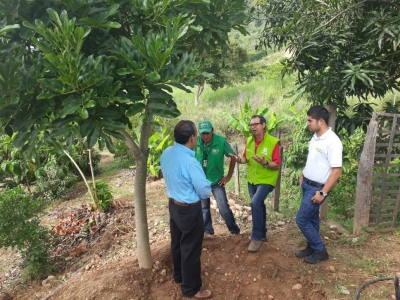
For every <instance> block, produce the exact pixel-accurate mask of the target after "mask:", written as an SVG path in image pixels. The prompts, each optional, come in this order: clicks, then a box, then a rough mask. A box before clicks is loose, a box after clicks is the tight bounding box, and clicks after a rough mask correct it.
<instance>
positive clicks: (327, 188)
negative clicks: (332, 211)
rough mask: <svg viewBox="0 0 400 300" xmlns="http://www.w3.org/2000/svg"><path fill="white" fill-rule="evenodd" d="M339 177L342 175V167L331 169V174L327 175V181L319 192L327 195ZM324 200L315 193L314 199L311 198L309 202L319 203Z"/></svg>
mask: <svg viewBox="0 0 400 300" xmlns="http://www.w3.org/2000/svg"><path fill="white" fill-rule="evenodd" d="M340 175H342V167H336V168H332V173H331V175H329V177H328V180H327V181H326V183H325V185H324V187H323V188H322V190H321V191H323V192H324V193H325V194H327V193H329V192H330V191H331V190H332V189H333V187H334V186H335V184H336V182H337V181H338V179H339V177H340ZM324 199H325V197H324V196H321V195H320V194H319V192H316V193H315V195H314V197H312V198H311V201H312V202H314V203H321V202H322V201H323V200H324Z"/></svg>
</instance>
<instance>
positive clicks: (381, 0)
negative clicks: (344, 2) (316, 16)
mask: <svg viewBox="0 0 400 300" xmlns="http://www.w3.org/2000/svg"><path fill="white" fill-rule="evenodd" d="M317 2H319V1H317ZM366 2H382V3H385V4H389V5H393V6H394V7H396V8H397V9H399V10H400V6H399V5H397V4H395V3H393V2H391V1H389V0H363V1H361V2H359V3H356V4H354V5H352V6H350V7H348V8H346V9H345V10H343V11H341V12H340V13H338V14H337V15H336V16H334V17H333V18H332V19H330V20H329V21H327V22H326V23H324V24H322V25H321V26H319V27H318V28H317V29H316V30H315V31H318V30H319V29H320V28H322V27H325V26H327V25H329V23H332V22H333V21H334V20H335V19H337V18H338V17H340V16H341V15H343V14H344V13H346V12H348V11H349V10H352V9H353V8H355V7H357V6H360V5H362V4H364V3H366Z"/></svg>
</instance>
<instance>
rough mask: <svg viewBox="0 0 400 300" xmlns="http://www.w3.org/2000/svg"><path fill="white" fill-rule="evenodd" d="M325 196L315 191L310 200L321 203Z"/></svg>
mask: <svg viewBox="0 0 400 300" xmlns="http://www.w3.org/2000/svg"><path fill="white" fill-rule="evenodd" d="M324 199H325V197H324V196H321V195H320V193H319V191H316V192H315V195H314V197H312V198H311V201H312V202H313V203H315V204H318V203H321V202H322V201H324Z"/></svg>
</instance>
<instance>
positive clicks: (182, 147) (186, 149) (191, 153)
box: [174, 142, 194, 156]
mask: <svg viewBox="0 0 400 300" xmlns="http://www.w3.org/2000/svg"><path fill="white" fill-rule="evenodd" d="M174 146H175V147H177V148H178V149H179V150H181V151H183V152H185V153H188V154H190V156H194V151H193V150H192V149H190V148H188V147H186V146H184V145H182V144H179V143H176V142H175V145H174Z"/></svg>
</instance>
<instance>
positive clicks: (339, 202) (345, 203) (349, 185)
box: [329, 127, 366, 219]
mask: <svg viewBox="0 0 400 300" xmlns="http://www.w3.org/2000/svg"><path fill="white" fill-rule="evenodd" d="M338 136H339V137H340V139H341V141H342V144H343V167H342V175H341V176H340V178H339V180H338V182H337V184H336V186H335V188H334V189H333V190H332V191H331V193H330V195H329V203H330V204H331V207H332V208H333V211H334V212H335V213H336V214H337V215H338V216H339V217H340V218H343V219H348V218H352V217H353V216H354V203H355V196H356V195H355V191H356V186H357V172H358V164H359V160H360V156H361V152H362V149H363V145H364V142H365V136H366V135H365V133H364V131H363V129H362V127H358V128H357V129H355V130H354V132H353V134H350V133H348V132H347V131H346V130H342V131H341V132H339V134H338Z"/></svg>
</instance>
